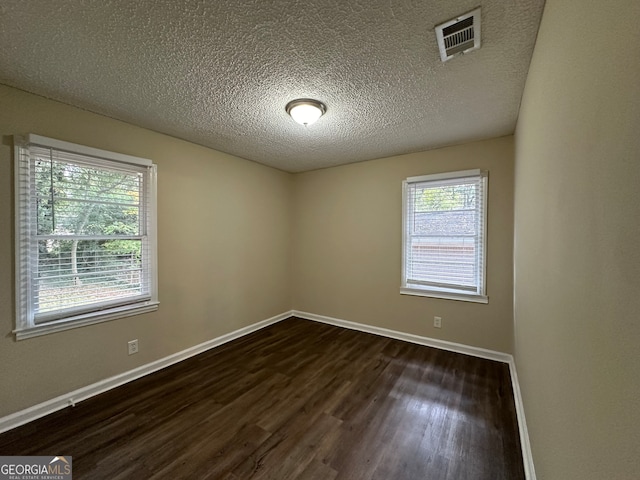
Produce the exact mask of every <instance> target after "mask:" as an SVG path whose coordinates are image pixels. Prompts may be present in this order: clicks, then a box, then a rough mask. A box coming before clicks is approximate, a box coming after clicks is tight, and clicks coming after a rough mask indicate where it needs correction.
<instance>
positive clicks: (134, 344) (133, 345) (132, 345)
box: [127, 338, 138, 355]
mask: <svg viewBox="0 0 640 480" xmlns="http://www.w3.org/2000/svg"><path fill="white" fill-rule="evenodd" d="M127 345H128V346H129V355H133V354H134V353H138V339H137V338H136V339H135V340H131V341H130V342H127Z"/></svg>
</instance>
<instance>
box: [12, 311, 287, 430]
mask: <svg viewBox="0 0 640 480" xmlns="http://www.w3.org/2000/svg"><path fill="white" fill-rule="evenodd" d="M292 315H293V313H292V312H291V311H288V312H284V313H281V314H279V315H275V316H273V317H271V318H267V319H266V320H262V321H259V322H256V323H254V324H251V325H248V326H246V327H243V328H240V329H238V330H234V331H232V332H229V333H226V334H224V335H221V336H219V337H216V338H212V339H211V340H207V341H206V342H203V343H200V344H198V345H195V346H193V347H189V348H187V349H185V350H182V351H179V352H176V353H173V354H171V355H168V356H166V357H163V358H160V359H158V360H155V361H153V362H151V363H147V364H145V365H141V366H139V367H136V368H134V369H133V370H129V371H126V372H123V373H120V374H117V375H114V376H112V377H109V378H106V379H104V380H99V381H97V382H95V383H92V384H91V385H87V386H85V387H81V388H78V389H77V390H73V391H72V392H69V393H66V394H63V395H60V396H58V397H55V398H52V399H50V400H45V401H44V402H42V403H38V404H36V405H33V406H31V407H28V408H25V409H24V410H20V411H18V412H15V413H12V414H9V415H7V416H4V417H1V418H0V433H4V432H6V431H8V430H12V429H14V428H16V427H19V426H21V425H24V424H26V423H29V422H32V421H33V420H37V419H38V418H41V417H44V416H46V415H49V414H50V413H54V412H57V411H58V410H62V409H63V408H66V407H68V406H73V405H75V404H76V403H79V402H81V401H83V400H87V399H89V398H91V397H94V396H96V395H99V394H101V393H104V392H106V391H109V390H112V389H114V388H116V387H119V386H121V385H124V384H125V383H129V382H132V381H134V380H137V379H138V378H141V377H144V376H146V375H149V374H151V373H153V372H157V371H158V370H162V369H163V368H166V367H169V366H171V365H173V364H176V363H178V362H181V361H183V360H186V359H187V358H190V357H193V356H195V355H198V354H200V353H203V352H206V351H207V350H210V349H212V348H215V347H217V346H220V345H222V344H224V343H227V342H230V341H232V340H235V339H237V338H240V337H243V336H245V335H248V334H250V333H253V332H255V331H257V330H260V329H263V328H265V327H268V326H269V325H272V324H274V323H278V322H280V321H282V320H285V319H287V318H289V317H291V316H292Z"/></svg>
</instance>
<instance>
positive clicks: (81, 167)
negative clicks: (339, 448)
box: [16, 135, 157, 335]
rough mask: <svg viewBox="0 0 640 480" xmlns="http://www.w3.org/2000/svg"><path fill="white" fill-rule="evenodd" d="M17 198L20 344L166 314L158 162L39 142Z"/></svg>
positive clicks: (19, 172) (24, 167) (29, 144)
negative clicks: (160, 299) (160, 288)
mask: <svg viewBox="0 0 640 480" xmlns="http://www.w3.org/2000/svg"><path fill="white" fill-rule="evenodd" d="M16 195H17V201H16V209H17V212H16V234H17V242H16V243H17V246H18V248H17V252H16V253H17V265H16V271H17V273H18V275H17V282H18V285H17V293H18V325H17V328H16V331H17V333H18V335H20V334H21V333H22V332H23V331H29V330H34V329H35V333H37V332H38V331H39V330H38V327H42V326H47V325H49V326H50V325H53V324H55V325H57V326H58V329H60V328H59V326H60V324H61V323H63V322H65V323H66V322H74V321H76V322H77V321H79V322H81V323H82V324H86V323H87V321H88V320H89V321H91V323H93V320H96V319H98V320H102V319H109V318H115V317H114V315H115V316H123V313H124V314H129V315H130V314H133V313H137V312H134V310H135V309H140V308H141V307H142V308H143V309H144V310H148V307H150V306H153V305H157V294H156V291H157V288H156V272H155V268H156V267H155V266H156V259H155V255H156V253H155V244H156V239H155V229H156V227H155V197H156V195H155V166H154V165H153V164H152V163H151V162H150V161H149V160H145V159H138V158H136V157H129V156H125V155H120V154H115V153H111V152H105V151H100V150H96V149H92V148H88V147H82V146H80V145H74V144H69V143H66V142H60V141H57V140H53V139H47V138H45V137H39V136H34V135H31V136H29V137H28V139H27V140H26V141H25V142H23V143H21V144H17V145H16ZM47 330H48V329H46V328H44V329H43V328H40V331H44V332H45V333H47ZM32 333H33V332H32Z"/></svg>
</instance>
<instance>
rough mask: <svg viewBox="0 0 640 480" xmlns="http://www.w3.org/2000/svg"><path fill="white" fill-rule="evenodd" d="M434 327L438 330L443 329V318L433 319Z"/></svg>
mask: <svg viewBox="0 0 640 480" xmlns="http://www.w3.org/2000/svg"><path fill="white" fill-rule="evenodd" d="M433 326H434V327H436V328H442V318H440V317H433Z"/></svg>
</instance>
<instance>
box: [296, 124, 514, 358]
mask: <svg viewBox="0 0 640 480" xmlns="http://www.w3.org/2000/svg"><path fill="white" fill-rule="evenodd" d="M471 168H483V169H487V170H489V210H488V212H489V213H488V254H487V257H488V264H487V292H488V295H489V304H488V305H482V304H476V303H468V302H460V301H453V300H441V299H435V298H426V297H416V296H407V295H400V292H399V289H400V265H401V255H402V253H401V243H402V181H403V180H404V179H405V178H407V177H409V176H415V175H424V174H429V173H437V172H447V171H456V170H465V169H471ZM294 192H295V193H294V226H293V247H294V254H293V306H294V308H295V309H297V310H301V311H305V312H310V313H315V314H320V315H326V316H330V317H336V318H340V319H343V320H349V321H353V322H359V323H365V324H369V325H373V326H377V327H383V328H388V329H392V330H399V331H402V332H407V333H412V334H416V335H423V336H427V337H432V338H438V339H444V340H449V341H453V342H459V343H464V344H468V345H474V346H477V347H483V348H489V349H494V350H499V351H503V352H511V350H512V343H513V283H512V277H513V273H512V272H513V263H512V254H513V137H503V138H498V139H494V140H488V141H484V142H476V143H470V144H467V145H462V146H455V147H449V148H443V149H439V150H432V151H428V152H422V153H415V154H410V155H402V156H397V157H392V158H385V159H381V160H374V161H370V162H364V163H357V164H352V165H346V166H341V167H334V168H329V169H326V170H318V171H314V172H308V173H302V174H297V175H296V176H295V185H294ZM434 315H437V316H440V317H442V319H443V323H442V329H436V328H434V327H433V317H434Z"/></svg>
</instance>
